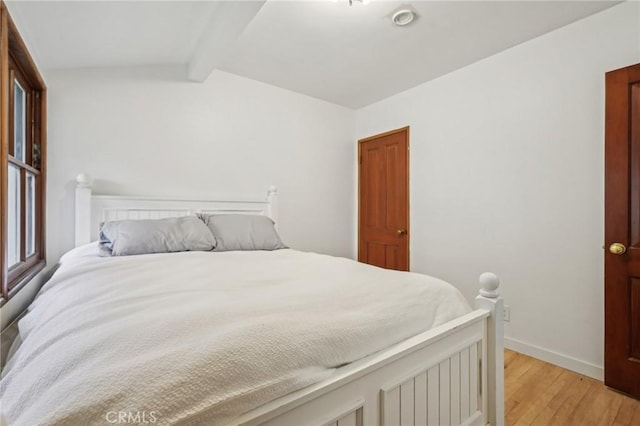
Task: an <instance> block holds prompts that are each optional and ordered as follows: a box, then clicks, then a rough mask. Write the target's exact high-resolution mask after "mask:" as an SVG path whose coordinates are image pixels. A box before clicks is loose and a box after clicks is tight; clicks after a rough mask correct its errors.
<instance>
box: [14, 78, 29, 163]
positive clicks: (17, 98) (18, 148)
mask: <svg viewBox="0 0 640 426" xmlns="http://www.w3.org/2000/svg"><path fill="white" fill-rule="evenodd" d="M26 101H27V95H26V93H25V92H24V89H23V88H22V86H20V83H18V82H17V81H15V82H14V123H13V124H14V126H13V137H14V139H13V140H14V146H15V148H14V150H15V153H14V156H15V157H16V158H17V159H18V160H20V161H22V162H23V163H24V162H26V158H25V153H26V152H27V150H26V144H27V143H26V140H25V135H26V134H27V132H26V128H25V124H26V121H27V119H26V111H27V105H26V104H27V102H26Z"/></svg>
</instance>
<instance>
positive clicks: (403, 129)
mask: <svg viewBox="0 0 640 426" xmlns="http://www.w3.org/2000/svg"><path fill="white" fill-rule="evenodd" d="M409 129H410V126H405V127H400V128H398V129H394V130H389V131H387V132H383V133H378V134H377V135H373V136H368V137H366V138H363V139H358V261H359V262H361V261H362V260H361V256H362V239H361V238H362V222H363V221H362V206H361V205H360V204H361V203H360V199H361V196H362V193H361V191H362V177H361V175H362V144H364V143H366V142H369V141H371V140H374V139H379V138H382V137H385V136H389V135H393V134H396V133H404V134H405V142H406V144H407V165H406V166H407V167H406V170H407V174H406V176H405V179H406V185H407V210H406V211H407V218H406V223H407V225H406V230H407V233H406V235H405V241H406V244H407V271H409V270H410V267H411V243H410V241H411V222H410V214H409V210H410V206H411V187H410V180H409V176H410V170H409V166H410V165H411V159H410V157H409V154H410V152H411V149H410V147H411V145H410V144H409V141H410V139H409V136H410V135H409Z"/></svg>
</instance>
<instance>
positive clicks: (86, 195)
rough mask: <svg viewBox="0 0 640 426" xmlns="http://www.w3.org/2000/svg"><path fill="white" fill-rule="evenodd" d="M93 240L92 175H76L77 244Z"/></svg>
mask: <svg viewBox="0 0 640 426" xmlns="http://www.w3.org/2000/svg"><path fill="white" fill-rule="evenodd" d="M89 242H91V176H89V175H86V174H84V173H81V174H79V175H78V176H77V177H76V240H75V244H76V245H75V246H76V247H78V246H81V245H83V244H87V243H89Z"/></svg>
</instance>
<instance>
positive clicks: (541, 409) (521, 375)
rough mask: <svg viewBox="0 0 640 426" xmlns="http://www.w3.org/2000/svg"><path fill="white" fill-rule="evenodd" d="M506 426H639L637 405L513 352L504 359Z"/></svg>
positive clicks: (590, 381) (591, 381)
mask: <svg viewBox="0 0 640 426" xmlns="http://www.w3.org/2000/svg"><path fill="white" fill-rule="evenodd" d="M504 364H505V366H504V380H505V395H506V396H505V420H506V422H505V423H506V424H507V425H545V426H546V425H561V426H571V425H576V426H590V425H632V426H640V401H637V400H635V399H633V398H629V397H627V396H624V395H622V394H620V393H617V392H614V391H612V390H610V389H609V388H607V387H606V386H605V385H604V384H603V383H602V382H599V381H597V380H594V379H592V378H590V377H586V376H581V375H580V374H577V373H574V372H572V371H569V370H565V369H564V368H560V367H556V366H555V365H551V364H547V363H546V362H543V361H540V360H537V359H535V358H531V357H528V356H526V355H522V354H520V353H517V352H513V351H509V350H507V351H505V354H504Z"/></svg>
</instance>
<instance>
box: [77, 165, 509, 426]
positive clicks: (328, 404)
mask: <svg viewBox="0 0 640 426" xmlns="http://www.w3.org/2000/svg"><path fill="white" fill-rule="evenodd" d="M76 181H77V186H76V206H75V207H76V210H75V213H76V220H75V223H76V234H75V235H76V239H75V243H76V246H78V245H81V244H85V243H88V242H90V241H93V240H95V239H96V237H97V230H98V225H99V223H100V222H102V221H105V220H119V219H146V218H165V217H175V216H183V215H193V214H196V213H247V214H262V215H266V216H269V217H271V218H272V219H273V220H274V222H276V224H277V223H278V208H277V190H276V188H275V187H271V188H269V190H268V192H267V194H266V196H262V197H252V198H244V199H239V198H236V197H233V198H230V197H226V198H213V199H211V200H186V199H175V198H170V199H164V198H163V199H160V198H140V197H121V196H105V195H92V193H91V178H90V177H89V176H88V175H86V174H81V175H78V177H77V178H76ZM498 286H499V280H498V277H497V276H496V275H494V274H492V273H488V272H486V273H484V274H482V275H480V292H479V295H478V296H477V297H476V301H475V307H476V309H475V310H474V311H472V312H471V313H469V314H467V315H464V316H462V317H460V318H456V319H455V320H452V321H449V322H447V323H445V324H443V325H441V326H439V327H435V328H432V329H430V330H428V331H425V332H423V333H421V334H419V335H417V336H414V337H411V338H409V339H407V340H405V341H403V342H401V343H398V344H396V345H394V346H391V347H389V348H387V349H384V350H382V351H380V352H377V353H375V354H373V355H371V356H368V357H366V358H364V359H362V360H359V361H357V362H354V363H351V364H349V365H347V366H345V367H342V368H340V369H339V370H337V372H336V374H335V375H334V376H333V377H332V378H330V379H328V380H325V381H323V382H320V383H316V384H314V385H312V386H309V387H306V388H304V389H301V390H299V391H297V392H293V393H291V394H289V395H285V396H283V397H281V398H278V399H276V400H274V401H271V402H269V403H267V404H265V405H263V406H262V407H259V408H257V409H255V410H253V411H250V412H248V413H246V414H245V415H243V416H242V417H241V418H239V419H238V422H237V424H239V425H246V426H250V425H269V426H275V425H278V426H283V425H291V426H305V425H316V426H365V425H367V426H368V425H380V426H393V425H402V426H405V425H415V426H423V425H424V426H426V425H429V426H430V425H485V424H491V425H503V424H504V354H503V339H504V331H503V329H504V324H503V301H502V298H501V297H500V295H499V293H498V291H497V289H498Z"/></svg>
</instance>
